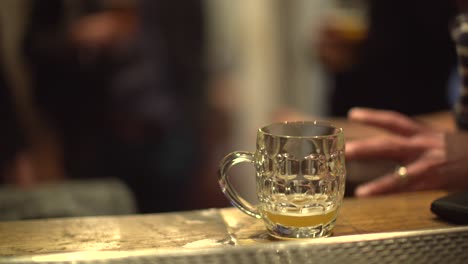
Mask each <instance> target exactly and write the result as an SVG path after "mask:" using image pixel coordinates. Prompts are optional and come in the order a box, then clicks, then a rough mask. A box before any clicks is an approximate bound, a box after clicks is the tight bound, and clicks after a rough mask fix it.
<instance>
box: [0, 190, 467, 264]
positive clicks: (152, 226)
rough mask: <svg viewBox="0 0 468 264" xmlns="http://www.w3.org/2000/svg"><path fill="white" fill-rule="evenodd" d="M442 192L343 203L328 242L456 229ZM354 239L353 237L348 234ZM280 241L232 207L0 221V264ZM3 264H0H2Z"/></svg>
mask: <svg viewBox="0 0 468 264" xmlns="http://www.w3.org/2000/svg"><path fill="white" fill-rule="evenodd" d="M445 194H446V193H445V192H443V191H431V192H418V193H403V194H394V195H389V196H380V197H373V198H366V199H357V198H347V199H345V201H344V204H343V206H342V209H341V211H340V214H339V216H338V221H337V224H336V226H335V229H334V233H333V235H332V236H331V237H330V238H321V239H312V240H315V241H316V243H325V242H327V241H328V240H336V239H340V238H343V239H348V240H356V241H357V240H360V239H365V238H366V236H369V235H373V236H374V237H375V236H379V235H382V236H385V234H388V232H401V231H417V230H421V231H424V230H434V229H444V230H445V229H446V230H451V229H456V228H459V227H458V226H455V225H452V224H449V223H447V222H444V221H441V220H439V219H438V218H437V217H436V216H435V215H434V214H432V213H431V211H430V204H431V202H432V201H433V200H434V199H436V198H439V197H441V196H443V195H445ZM350 235H353V236H350ZM277 242H282V241H279V240H275V239H273V238H270V237H269V236H268V234H267V233H266V230H265V228H264V226H263V223H262V221H261V220H258V219H254V218H251V217H249V216H247V215H244V214H243V213H242V212H240V211H239V210H237V209H236V208H222V209H207V210H200V211H189V212H175V213H165V214H148V215H128V216H108V217H81V218H61V219H45V220H25V221H11V222H0V263H9V262H8V261H9V260H13V259H14V258H16V257H28V258H29V257H31V256H36V257H37V256H44V255H50V254H59V255H60V254H61V256H66V254H73V253H76V252H85V251H86V252H89V251H92V252H126V251H135V250H156V251H167V252H173V251H174V250H176V251H177V250H185V249H207V248H219V247H222V248H232V247H240V246H245V245H252V244H257V245H258V244H265V243H270V244H271V243H277ZM2 261H3V262H2Z"/></svg>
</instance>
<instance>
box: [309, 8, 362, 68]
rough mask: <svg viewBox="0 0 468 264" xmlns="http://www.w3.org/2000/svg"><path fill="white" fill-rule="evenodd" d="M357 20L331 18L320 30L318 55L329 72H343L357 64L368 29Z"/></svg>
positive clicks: (326, 20)
mask: <svg viewBox="0 0 468 264" xmlns="http://www.w3.org/2000/svg"><path fill="white" fill-rule="evenodd" d="M357 21H358V20H356V19H351V18H346V17H337V16H331V17H329V18H327V19H325V20H324V22H323V23H322V27H321V29H320V30H319V34H318V41H317V47H316V48H317V53H318V57H319V59H320V61H321V62H322V64H323V65H324V66H325V68H327V69H328V70H329V71H332V72H342V71H345V70H348V69H349V68H350V67H351V66H352V65H353V64H354V63H356V56H357V52H358V47H359V46H360V44H361V43H362V42H363V40H364V39H365V38H366V35H367V32H366V31H367V29H366V26H365V25H363V23H361V22H357Z"/></svg>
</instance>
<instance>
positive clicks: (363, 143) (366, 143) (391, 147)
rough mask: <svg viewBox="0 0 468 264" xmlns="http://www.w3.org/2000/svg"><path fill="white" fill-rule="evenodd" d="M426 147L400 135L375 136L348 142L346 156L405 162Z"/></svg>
mask: <svg viewBox="0 0 468 264" xmlns="http://www.w3.org/2000/svg"><path fill="white" fill-rule="evenodd" d="M423 143H424V142H423ZM426 148H427V146H425V144H420V143H419V142H415V141H413V140H411V139H408V138H404V137H400V136H388V137H375V138H369V139H363V140H354V141H349V142H347V143H346V158H347V159H349V160H357V159H374V160H376V159H381V160H393V161H397V162H405V161H408V160H411V159H412V158H414V156H415V155H417V153H419V152H421V151H424V150H425V149H426Z"/></svg>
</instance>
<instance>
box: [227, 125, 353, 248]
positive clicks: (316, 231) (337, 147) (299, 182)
mask: <svg viewBox="0 0 468 264" xmlns="http://www.w3.org/2000/svg"><path fill="white" fill-rule="evenodd" d="M344 149H345V142H344V136H343V130H342V129H341V128H337V127H334V126H332V125H330V124H327V123H324V122H317V121H311V122H302V121H301V122H284V123H274V124H271V125H268V126H265V127H262V128H260V129H259V130H258V132H257V149H256V152H255V153H251V152H245V151H235V152H232V153H230V154H228V155H227V156H226V157H224V159H223V160H222V161H221V164H220V168H219V183H220V186H221V189H222V191H223V193H224V194H225V195H226V196H227V197H228V198H229V200H230V201H231V203H232V204H233V205H235V206H236V207H237V208H239V209H240V210H241V211H242V212H244V213H246V214H247V215H250V216H253V217H256V218H261V219H263V221H264V223H265V226H266V228H267V230H268V231H269V233H270V235H272V236H274V237H276V238H282V239H288V238H314V237H326V236H329V235H330V234H331V232H332V229H333V227H334V225H335V221H336V218H337V215H338V211H339V209H340V206H341V203H342V201H343V195H344V188H345V175H346V168H345V156H344V155H345V153H344ZM241 162H249V163H253V164H254V165H255V169H256V174H257V176H256V188H257V190H256V193H257V196H258V200H259V203H258V205H256V206H254V205H252V204H250V203H249V202H247V201H246V200H245V199H243V198H242V197H240V196H239V195H238V193H237V192H236V190H235V189H234V188H233V186H232V185H231V183H230V180H229V177H228V174H227V173H228V171H229V169H230V168H231V167H232V166H233V165H235V164H238V163H241Z"/></svg>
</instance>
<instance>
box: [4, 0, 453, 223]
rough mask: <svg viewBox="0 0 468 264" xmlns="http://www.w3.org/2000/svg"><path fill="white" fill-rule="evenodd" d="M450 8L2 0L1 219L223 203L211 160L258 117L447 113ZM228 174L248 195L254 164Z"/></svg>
mask: <svg viewBox="0 0 468 264" xmlns="http://www.w3.org/2000/svg"><path fill="white" fill-rule="evenodd" d="M376 2H379V3H376ZM422 6H425V12H424V15H420V16H418V17H417V18H416V17H415V13H417V11H419V10H421V7H422ZM454 13H455V6H454V3H452V2H451V1H447V2H446V3H442V4H441V3H439V1H435V0H434V1H432V0H431V1H415V2H414V3H410V4H408V3H405V2H404V1H369V2H368V1H364V0H362V1H338V0H337V1H330V0H294V1H280V0H256V1H250V0H238V1H230V0H184V1H167V0H153V1H144V0H100V1H99V0H96V1H91V0H49V1H38V0H3V1H1V2H0V17H1V20H0V23H1V24H0V26H1V27H0V50H1V52H0V60H1V62H2V63H1V64H0V67H1V68H0V89H1V90H0V93H1V94H0V100H1V102H0V107H1V109H0V110H1V118H0V120H1V122H2V123H1V131H0V136H1V138H0V168H1V177H0V179H1V182H2V183H1V184H2V185H1V187H0V219H3V220H13V219H27V218H42V217H64V216H81V215H99V214H129V213H154V212H165V211H179V210H191V209H200V208H209V207H222V206H228V203H227V199H226V198H225V197H224V196H223V195H222V193H221V191H220V189H219V186H218V184H217V174H216V171H217V167H218V162H219V161H220V160H221V159H222V158H223V156H224V155H225V154H227V153H228V152H230V151H233V150H249V151H253V150H254V149H255V137H256V131H257V129H258V128H259V127H261V126H263V125H265V124H268V123H270V122H273V121H279V120H280V121H284V120H292V119H304V118H307V119H327V118H344V117H345V115H346V112H347V110H349V108H351V107H353V106H368V107H381V108H386V109H393V110H397V111H401V112H403V113H406V114H410V115H414V114H422V113H427V112H435V111H443V110H449V109H450V107H451V102H452V101H453V100H454V99H453V98H455V97H456V89H457V81H456V75H455V74H454V72H455V55H454V50H453V45H452V44H451V41H450V36H449V26H448V25H449V21H450V19H451V17H452V16H453V14H454ZM396 18H398V19H396ZM395 43H396V44H395ZM434 51H437V52H434ZM427 60H429V61H431V62H433V63H429V64H428V63H427ZM421 64H422V66H421ZM432 73H434V74H432ZM435 79H436V80H435ZM450 80H452V81H451V82H450ZM408 87H410V88H408ZM423 94H424V98H425V100H420V99H421V95H423ZM403 95H404V96H403ZM247 167H248V166H247ZM234 173H235V174H239V176H237V175H235V177H234V178H236V179H237V178H238V183H236V184H238V185H239V190H240V192H241V193H242V192H245V195H246V196H247V197H248V198H249V199H255V197H253V195H252V194H253V193H254V190H252V188H253V187H252V186H254V177H253V175H254V171H253V168H245V171H243V170H242V169H240V171H238V172H234Z"/></svg>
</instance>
